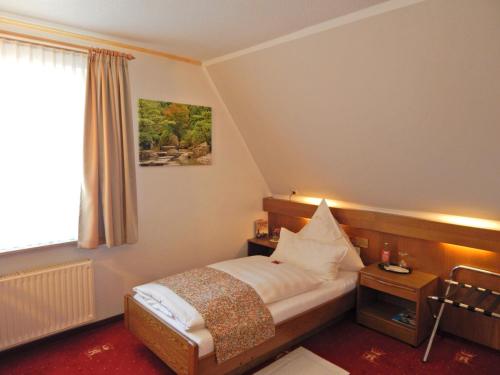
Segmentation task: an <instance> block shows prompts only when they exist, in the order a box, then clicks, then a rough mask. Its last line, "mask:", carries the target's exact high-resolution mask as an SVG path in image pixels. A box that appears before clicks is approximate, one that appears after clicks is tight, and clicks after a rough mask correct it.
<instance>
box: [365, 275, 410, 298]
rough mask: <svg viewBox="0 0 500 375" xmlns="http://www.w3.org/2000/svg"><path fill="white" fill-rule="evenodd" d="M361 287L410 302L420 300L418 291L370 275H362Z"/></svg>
mask: <svg viewBox="0 0 500 375" xmlns="http://www.w3.org/2000/svg"><path fill="white" fill-rule="evenodd" d="M359 283H360V285H362V286H366V287H368V288H372V289H375V290H379V291H381V292H384V293H387V294H391V295H393V296H398V297H401V298H404V299H407V300H410V301H416V300H417V298H418V295H417V290H416V289H413V288H410V287H408V286H404V285H399V284H395V283H392V282H390V281H385V280H380V279H378V278H374V277H371V276H368V275H364V274H361V276H360V280H359Z"/></svg>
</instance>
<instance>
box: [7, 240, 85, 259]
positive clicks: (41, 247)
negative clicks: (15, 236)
mask: <svg viewBox="0 0 500 375" xmlns="http://www.w3.org/2000/svg"><path fill="white" fill-rule="evenodd" d="M76 245H78V241H66V242H58V243H51V244H48V245H39V246H33V247H23V248H20V249H15V250H0V256H2V255H11V254H18V253H25V252H28V251H32V250H33V251H36V250H46V249H53V248H57V247H65V246H76Z"/></svg>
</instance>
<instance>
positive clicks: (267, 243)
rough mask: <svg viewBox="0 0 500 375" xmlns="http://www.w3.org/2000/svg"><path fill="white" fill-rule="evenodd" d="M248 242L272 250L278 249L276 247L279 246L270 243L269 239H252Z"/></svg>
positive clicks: (275, 243)
mask: <svg viewBox="0 0 500 375" xmlns="http://www.w3.org/2000/svg"><path fill="white" fill-rule="evenodd" d="M248 242H251V243H254V244H256V245H260V246H265V247H269V248H271V249H276V246H278V243H277V242H272V241H269V239H267V238H250V239H249V240H248Z"/></svg>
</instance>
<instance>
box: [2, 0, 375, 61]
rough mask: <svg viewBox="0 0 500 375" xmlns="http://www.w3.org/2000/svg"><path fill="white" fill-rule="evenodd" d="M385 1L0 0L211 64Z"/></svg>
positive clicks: (26, 12)
mask: <svg viewBox="0 0 500 375" xmlns="http://www.w3.org/2000/svg"><path fill="white" fill-rule="evenodd" d="M383 1H385V0H272V1H270V0H237V1H236V0H210V1H207V0H146V1H140V0H139V1H138V0H105V1H103V0H22V1H20V0H0V11H4V12H10V13H14V14H18V15H23V16H26V17H33V18H36V19H39V20H43V21H48V22H55V23H58V24H62V25H66V26H72V27H77V28H79V29H84V30H89V31H92V32H98V33H101V34H106V35H110V36H114V37H118V38H122V39H126V40H129V41H135V42H140V43H145V44H147V46H149V47H153V48H157V49H162V50H166V51H168V52H171V53H175V54H180V55H186V56H189V57H192V58H196V59H208V58H213V57H216V56H220V55H222V54H226V53H229V52H233V51H235V50H239V49H242V48H246V47H249V46H251V45H253V44H256V43H261V42H263V41H266V40H268V39H271V38H276V37H278V36H281V35H283V34H287V33H290V32H293V31H296V30H299V29H301V28H304V27H307V26H310V25H314V24H316V23H318V22H322V21H325V20H328V19H330V18H332V17H339V16H341V15H344V14H347V13H350V12H354V11H356V10H359V9H362V8H365V7H368V6H371V5H374V4H377V3H381V2H383Z"/></svg>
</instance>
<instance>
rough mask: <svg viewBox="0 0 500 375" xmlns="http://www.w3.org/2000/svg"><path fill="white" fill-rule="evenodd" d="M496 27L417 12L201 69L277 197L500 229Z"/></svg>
mask: <svg viewBox="0 0 500 375" xmlns="http://www.w3.org/2000/svg"><path fill="white" fill-rule="evenodd" d="M395 2H397V1H395ZM382 5H384V4H382ZM499 15H500V1H497V0H474V1H470V0H430V1H424V2H419V3H416V4H413V5H411V6H407V7H403V8H400V9H397V10H392V11H389V12H386V13H381V14H378V15H376V16H373V17H368V18H364V19H359V17H358V18H356V17H352V18H356V19H357V21H355V22H351V23H345V24H342V26H339V27H335V28H331V29H329V30H324V29H323V30H324V31H322V32H319V33H316V34H313V35H307V36H304V37H302V38H299V39H295V40H290V38H288V39H287V40H288V41H287V42H285V43H281V44H275V45H273V46H270V45H271V43H267V44H266V46H267V47H268V48H265V49H251V50H252V51H253V52H250V53H248V54H244V55H240V56H238V57H234V58H232V59H229V60H226V61H221V60H219V62H218V63H215V64H213V65H209V66H208V68H207V69H208V71H209V73H210V75H211V77H212V79H213V80H214V82H215V84H216V86H217V87H218V89H219V91H220V92H221V95H222V98H223V100H224V102H225V103H226V105H227V106H228V108H229V110H230V112H231V114H232V115H233V117H234V120H235V122H236V124H237V125H238V127H239V128H240V130H241V132H242V134H243V136H244V138H245V141H246V142H247V144H248V146H249V148H250V150H251V152H252V154H253V156H254V158H255V160H256V161H257V164H258V165H259V167H260V168H261V170H262V172H263V174H264V177H265V178H266V181H267V182H268V183H269V186H270V188H271V190H272V192H273V193H274V194H285V195H286V194H288V193H289V191H290V189H291V188H292V187H294V188H297V189H298V190H299V194H301V195H306V196H315V197H328V198H330V199H333V200H340V201H346V202H353V203H357V204H362V205H367V206H374V207H382V208H387V209H395V210H404V211H420V212H435V213H445V214H453V215H461V216H471V217H478V218H485V219H494V220H499V219H500V193H499V191H500V173H499V172H498V165H499V163H500V147H499V140H500V103H499V99H500V43H499V40H500V17H499ZM283 39H286V38H283ZM233 56H234V55H233ZM215 60H217V59H215Z"/></svg>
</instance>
